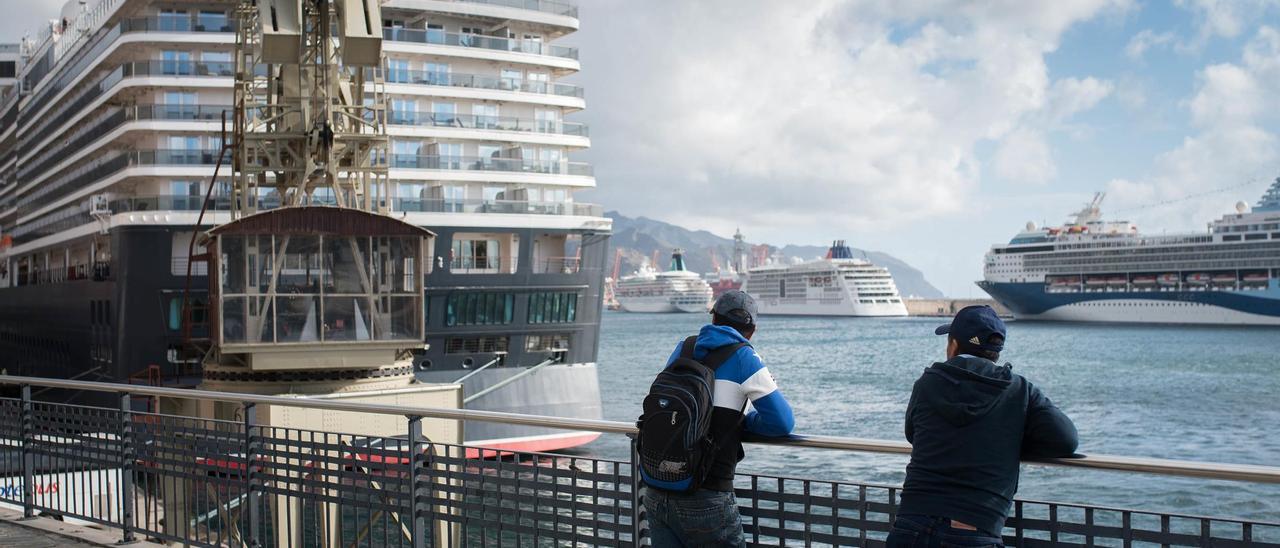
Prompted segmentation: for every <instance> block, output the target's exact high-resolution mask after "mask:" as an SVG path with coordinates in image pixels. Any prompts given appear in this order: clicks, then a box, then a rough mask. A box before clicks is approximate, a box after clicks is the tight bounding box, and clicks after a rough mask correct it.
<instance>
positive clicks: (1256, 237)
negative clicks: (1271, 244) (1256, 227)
mask: <svg viewBox="0 0 1280 548" xmlns="http://www.w3.org/2000/svg"><path fill="white" fill-rule="evenodd" d="M1244 239H1246V240H1265V239H1267V235H1266V234H1265V233H1261V232H1260V233H1257V234H1245V235H1244Z"/></svg>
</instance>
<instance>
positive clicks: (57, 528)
mask: <svg viewBox="0 0 1280 548" xmlns="http://www.w3.org/2000/svg"><path fill="white" fill-rule="evenodd" d="M21 518H22V513H21V512H14V511H12V510H0V546H3V547H4V548H59V547H62V546H70V547H76V548H80V547H86V546H116V542H117V541H118V540H120V533H119V532H117V531H107V530H103V529H94V528H90V527H83V526H79V525H68V524H66V523H63V522H61V521H58V520H55V519H52V518H35V519H31V520H22V519H21ZM138 545H139V546H146V544H141V543H139V544H138Z"/></svg>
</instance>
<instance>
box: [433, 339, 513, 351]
mask: <svg viewBox="0 0 1280 548" xmlns="http://www.w3.org/2000/svg"><path fill="white" fill-rule="evenodd" d="M508 340H509V339H508V338H507V337H453V338H449V339H446V340H445V342H444V353H445V354H480V353H492V352H506V351H507V343H508Z"/></svg>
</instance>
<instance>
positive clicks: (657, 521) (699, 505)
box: [644, 487, 747, 548]
mask: <svg viewBox="0 0 1280 548" xmlns="http://www.w3.org/2000/svg"><path fill="white" fill-rule="evenodd" d="M644 509H645V514H646V516H648V519H649V541H650V542H651V543H652V544H653V547H654V548H693V547H696V546H746V545H747V543H746V539H745V538H744V537H743V534H742V518H741V517H739V516H738V499H737V498H735V497H734V496H733V493H731V492H721V491H710V490H707V489H699V490H697V491H694V492H693V493H688V494H685V493H671V492H668V491H663V490H660V489H653V488H649V487H646V488H645V490H644Z"/></svg>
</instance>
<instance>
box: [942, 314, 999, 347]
mask: <svg viewBox="0 0 1280 548" xmlns="http://www.w3.org/2000/svg"><path fill="white" fill-rule="evenodd" d="M933 333H934V334H935V335H951V338H953V339H955V340H957V341H959V342H960V344H961V345H968V346H971V347H973V348H978V349H981V350H990V351H992V352H1000V351H1001V350H1004V339H1005V337H1006V336H1007V331H1006V330H1005V326H1004V320H1001V319H1000V316H998V315H997V314H996V311H995V310H993V309H992V308H991V307H990V306H987V305H985V304H984V305H975V306H966V307H964V308H961V309H960V311H959V312H956V317H954V318H952V319H951V323H949V324H947V325H942V326H939V327H938V328H937V329H935V330H933ZM995 335H999V337H998V338H996V337H994V336H995ZM993 339H994V340H993Z"/></svg>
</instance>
